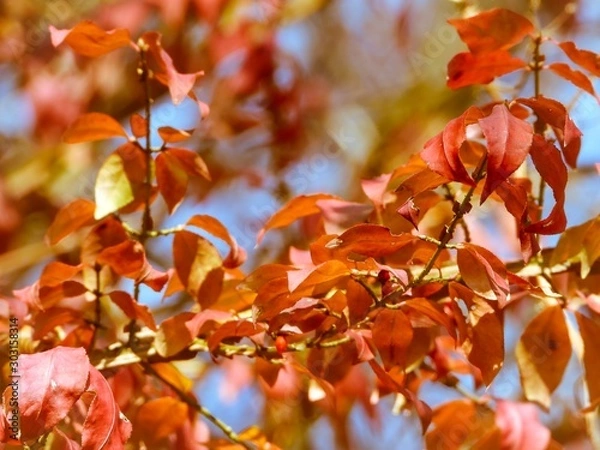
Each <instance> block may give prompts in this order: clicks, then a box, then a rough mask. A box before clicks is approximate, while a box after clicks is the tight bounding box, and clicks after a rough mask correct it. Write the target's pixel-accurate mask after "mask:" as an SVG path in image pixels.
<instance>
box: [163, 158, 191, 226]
mask: <svg viewBox="0 0 600 450" xmlns="http://www.w3.org/2000/svg"><path fill="white" fill-rule="evenodd" d="M155 163H156V182H157V184H158V190H159V191H160V193H161V195H162V196H163V198H164V199H165V203H166V204H167V207H168V208H169V213H171V214H172V213H173V212H174V211H175V210H176V209H177V207H178V206H179V205H180V204H181V202H182V201H183V198H184V196H185V193H186V191H187V186H188V174H187V172H186V171H185V170H184V169H183V167H181V165H180V164H179V162H178V160H177V158H175V157H173V156H172V155H171V154H170V153H169V152H161V153H160V154H159V155H158V156H157V157H156V159H155Z"/></svg>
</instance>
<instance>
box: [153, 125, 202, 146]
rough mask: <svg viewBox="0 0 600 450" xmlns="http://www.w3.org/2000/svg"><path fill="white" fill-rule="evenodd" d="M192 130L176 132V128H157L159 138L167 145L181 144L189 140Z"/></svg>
mask: <svg viewBox="0 0 600 450" xmlns="http://www.w3.org/2000/svg"><path fill="white" fill-rule="evenodd" d="M193 131H194V130H178V129H177V128H173V127H169V126H164V127H159V128H158V134H159V135H160V138H161V139H162V140H163V141H164V142H167V143H170V144H171V143H175V142H181V141H185V140H187V139H189V138H190V137H191V136H192V135H191V133H192V132H193Z"/></svg>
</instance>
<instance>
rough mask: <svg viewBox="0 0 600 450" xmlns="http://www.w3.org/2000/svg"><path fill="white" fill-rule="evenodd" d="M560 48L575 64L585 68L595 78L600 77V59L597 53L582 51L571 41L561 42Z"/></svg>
mask: <svg viewBox="0 0 600 450" xmlns="http://www.w3.org/2000/svg"><path fill="white" fill-rule="evenodd" d="M558 46H559V47H560V48H561V50H562V51H563V52H565V54H566V55H567V56H568V57H569V59H570V60H571V61H573V62H574V63H575V64H577V65H578V66H580V67H582V68H584V69H585V70H587V71H588V72H590V73H591V74H592V75H594V76H595V77H600V57H599V56H598V54H597V53H594V52H591V51H589V50H581V49H579V48H577V46H576V45H575V44H574V43H573V42H571V41H567V42H561V43H560V44H558Z"/></svg>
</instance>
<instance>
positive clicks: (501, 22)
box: [448, 8, 534, 53]
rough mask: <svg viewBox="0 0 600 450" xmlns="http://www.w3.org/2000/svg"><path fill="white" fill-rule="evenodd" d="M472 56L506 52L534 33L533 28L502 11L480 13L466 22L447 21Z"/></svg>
mask: <svg viewBox="0 0 600 450" xmlns="http://www.w3.org/2000/svg"><path fill="white" fill-rule="evenodd" d="M448 23H449V24H450V25H452V26H453V27H454V28H456V31H458V34H459V36H460V39H461V41H463V42H464V43H465V44H467V46H468V47H469V50H470V51H471V52H472V53H490V52H493V51H496V50H508V49H509V48H511V47H514V46H515V45H517V44H518V43H520V42H521V41H522V40H523V39H524V38H525V37H526V36H527V35H531V34H532V33H533V31H534V27H533V24H532V23H531V22H530V21H529V20H527V19H526V18H525V17H523V16H522V15H520V14H517V13H515V12H513V11H510V10H508V9H503V8H494V9H490V10H488V11H483V12H480V13H479V14H477V15H474V16H471V17H467V18H465V19H450V20H448Z"/></svg>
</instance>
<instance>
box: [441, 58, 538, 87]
mask: <svg viewBox="0 0 600 450" xmlns="http://www.w3.org/2000/svg"><path fill="white" fill-rule="evenodd" d="M525 67H527V64H526V63H525V61H523V60H522V59H519V58H514V57H512V56H511V55H510V53H508V52H507V51H506V50H497V51H495V52H493V53H481V54H473V53H459V54H457V55H456V56H454V58H452V59H451V60H450V62H449V63H448V80H447V82H446V84H447V85H448V87H449V88H451V89H458V88H461V87H465V86H471V85H473V84H489V83H491V82H492V81H494V78H496V77H499V76H502V75H506V74H507V73H510V72H514V71H515V70H518V69H523V68H525Z"/></svg>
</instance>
